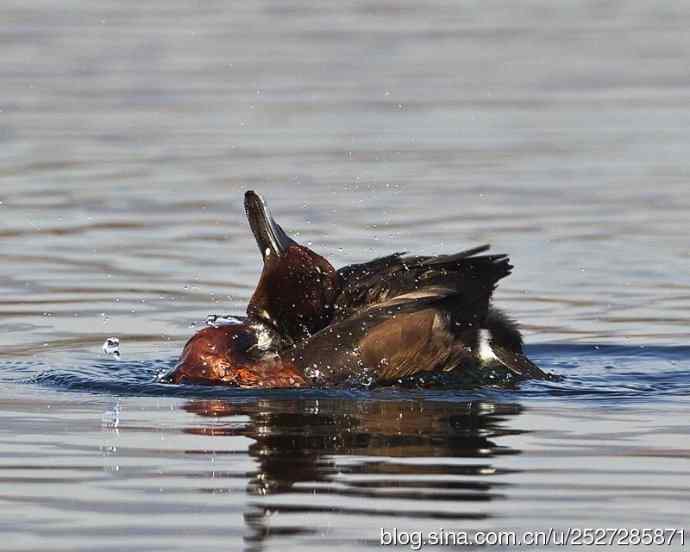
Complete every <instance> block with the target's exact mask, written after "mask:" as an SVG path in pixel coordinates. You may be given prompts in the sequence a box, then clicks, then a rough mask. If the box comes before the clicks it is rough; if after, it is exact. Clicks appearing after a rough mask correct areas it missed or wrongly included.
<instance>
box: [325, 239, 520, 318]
mask: <svg viewBox="0 0 690 552" xmlns="http://www.w3.org/2000/svg"><path fill="white" fill-rule="evenodd" d="M488 249H489V246H488V245H482V246H480V247H474V248H472V249H468V250H465V251H461V252H459V253H456V254H454V255H438V256H405V255H404V254H403V253H395V254H393V255H389V256H387V257H381V258H378V259H374V260H373V261H370V262H368V263H362V264H356V265H349V266H346V267H343V268H341V269H340V270H338V278H339V282H340V291H339V294H338V296H337V299H336V302H335V319H336V320H344V319H346V318H348V317H350V316H353V315H355V314H356V313H357V312H358V311H360V310H364V309H367V308H369V307H371V306H372V305H376V304H380V303H383V302H385V301H388V300H391V299H394V298H396V297H400V296H403V295H408V296H409V295H410V294H413V293H417V294H418V295H417V296H418V297H419V296H423V295H426V296H429V295H433V294H435V291H434V290H438V289H440V290H444V292H443V293H444V294H448V293H457V294H462V295H472V294H478V295H481V296H484V295H485V294H487V293H488V296H487V297H490V295H491V293H492V292H493V290H494V288H495V287H496V284H497V282H498V281H499V280H500V279H501V278H504V277H506V276H508V274H510V271H511V270H512V268H513V267H512V265H511V264H510V262H509V260H508V257H507V256H506V255H500V254H499V255H480V253H484V252H486V251H487V250H488Z"/></svg>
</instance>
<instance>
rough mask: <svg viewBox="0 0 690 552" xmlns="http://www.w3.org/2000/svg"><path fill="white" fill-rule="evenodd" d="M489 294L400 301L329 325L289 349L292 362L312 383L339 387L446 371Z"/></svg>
mask: <svg viewBox="0 0 690 552" xmlns="http://www.w3.org/2000/svg"><path fill="white" fill-rule="evenodd" d="M488 295H489V293H488V292H487V293H485V294H483V295H482V294H476V293H474V294H468V295H461V294H457V293H454V294H452V295H445V296H433V297H424V298H420V299H415V298H412V299H405V298H404V297H399V298H396V299H393V300H391V301H387V302H384V303H381V304H378V305H374V306H371V307H369V308H368V309H366V310H364V311H362V312H360V313H358V314H357V315H356V316H353V317H351V318H348V319H346V320H344V321H341V322H338V323H336V324H332V325H330V326H328V327H327V328H325V329H323V330H321V331H320V332H318V333H316V334H315V335H313V336H312V337H311V338H310V339H308V340H307V341H305V342H303V343H301V344H300V345H298V346H297V347H296V348H295V349H294V350H293V358H292V360H293V361H294V362H295V363H296V364H297V366H298V367H299V368H301V369H302V370H303V371H304V372H305V374H306V375H307V376H308V377H313V378H314V379H315V381H316V382H317V383H338V382H342V381H344V380H347V379H350V378H351V377H352V376H353V375H355V376H356V375H361V376H372V377H373V378H375V379H376V381H378V382H380V383H381V382H388V381H395V380H397V379H399V378H401V377H405V376H410V375H413V374H415V373H418V372H423V371H439V370H451V369H453V368H455V367H456V366H457V365H458V364H460V362H461V361H462V359H463V358H467V359H468V360H470V359H471V356H472V353H471V351H470V350H469V349H468V348H466V347H465V345H468V344H469V343H465V341H469V339H464V338H463V337H462V336H463V335H464V334H465V333H468V334H470V335H475V334H476V331H477V328H478V327H479V322H478V321H479V320H483V319H484V318H485V317H486V309H487V305H488Z"/></svg>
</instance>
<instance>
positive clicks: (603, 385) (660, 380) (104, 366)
mask: <svg viewBox="0 0 690 552" xmlns="http://www.w3.org/2000/svg"><path fill="white" fill-rule="evenodd" d="M527 352H528V354H529V356H530V358H532V359H534V361H535V362H537V363H538V365H539V366H540V367H542V368H543V369H545V370H547V371H549V372H551V373H554V374H558V375H560V376H563V379H562V380H561V381H556V382H544V381H530V382H522V383H519V384H517V385H515V384H513V385H510V386H509V388H508V389H505V388H504V387H506V385H502V384H501V383H500V382H498V383H496V384H494V385H491V384H490V383H487V385H485V386H483V387H480V388H477V389H467V385H466V384H465V385H463V386H462V387H460V386H459V385H456V386H455V387H454V386H453V381H452V380H448V381H445V382H444V383H443V384H439V385H437V386H434V388H432V389H422V388H415V385H414V384H413V383H411V384H409V385H406V386H400V385H398V386H382V387H377V388H371V389H363V388H362V389H357V388H345V389H311V390H285V389H276V390H247V389H234V388H226V387H207V386H194V385H168V384H161V383H157V382H156V381H155V380H156V376H157V375H158V374H160V373H163V372H165V371H167V370H169V369H170V368H172V367H173V366H174V365H175V364H176V362H177V357H170V358H163V359H152V360H145V361H139V362H137V361H118V360H110V359H105V360H104V359H103V358H101V357H89V356H86V355H80V356H79V357H76V358H75V359H74V360H73V361H72V364H71V365H70V366H58V367H53V366H50V365H48V364H45V363H43V362H40V361H18V362H7V363H3V364H2V365H0V370H1V372H0V373H2V374H3V376H2V379H1V380H0V381H2V382H12V383H15V384H33V385H39V386H42V387H46V388H48V389H62V390H66V391H79V392H85V393H90V394H97V395H106V396H128V395H131V396H153V397H156V396H158V397H183V398H184V397H189V398H195V397H201V398H203V397H212V398H218V399H227V400H239V401H255V400H258V399H261V398H262V397H263V398H274V399H281V398H285V399H300V398H304V399H318V398H324V399H325V398H331V399H337V398H349V399H361V400H365V399H377V400H386V399H405V398H409V399H413V398H424V399H429V400H432V399H437V400H446V401H468V400H480V399H487V400H493V401H502V400H512V401H516V400H518V401H519V400H528V401H532V400H539V399H558V398H569V399H572V400H574V401H582V400H586V401H595V402H596V403H600V404H602V405H611V406H614V405H616V404H621V405H623V404H635V403H638V404H639V403H643V404H649V403H656V402H658V401H674V402H675V401H679V400H680V401H682V402H684V399H685V398H688V397H690V347H668V346H665V347H664V346H661V347H659V346H657V347H646V346H616V345H583V344H575V345H567V344H560V345H533V346H531V347H528V348H527ZM621 401H623V402H621Z"/></svg>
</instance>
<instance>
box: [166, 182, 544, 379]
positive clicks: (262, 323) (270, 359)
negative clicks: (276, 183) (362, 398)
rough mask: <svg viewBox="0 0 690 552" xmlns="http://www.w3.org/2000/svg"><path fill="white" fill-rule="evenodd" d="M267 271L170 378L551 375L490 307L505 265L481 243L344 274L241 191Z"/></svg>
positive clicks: (203, 334) (198, 338) (397, 257)
mask: <svg viewBox="0 0 690 552" xmlns="http://www.w3.org/2000/svg"><path fill="white" fill-rule="evenodd" d="M245 209H246V212H247V217H248V219H249V223H250V227H251V229H252V231H253V233H254V237H255V239H256V242H257V245H258V246H259V249H260V251H261V253H262V257H263V260H264V267H263V271H262V274H261V277H260V279H259V283H258V285H257V288H256V290H255V292H254V294H253V296H252V298H251V300H250V303H249V305H248V307H247V317H246V318H244V319H243V320H241V321H238V323H232V324H228V325H221V326H218V327H210V328H205V329H203V330H201V331H200V332H198V333H197V334H196V335H194V336H193V337H192V338H191V339H190V340H189V341H188V342H187V344H186V345H185V348H184V350H183V353H182V356H181V358H180V362H179V363H178V365H177V366H176V367H175V369H174V370H173V371H172V372H171V373H170V374H168V375H167V376H165V381H170V382H173V383H183V382H186V383H200V384H224V385H235V386H240V387H302V386H308V385H334V384H339V383H342V382H345V381H349V380H353V379H354V380H357V381H361V380H362V379H369V380H372V381H375V382H377V383H380V384H385V383H392V382H396V381H398V380H399V379H400V378H404V377H407V376H413V375H416V374H419V373H422V372H449V371H455V370H473V369H477V368H482V367H484V366H486V365H490V364H498V365H502V366H504V367H506V368H508V369H509V370H510V371H512V372H514V373H515V374H517V375H518V376H521V377H531V378H539V379H544V378H548V377H549V376H548V375H547V374H545V373H544V372H542V371H541V370H540V369H539V368H538V367H537V366H535V365H534V364H533V363H532V362H531V361H530V360H529V359H528V358H527V357H526V356H525V355H524V352H523V344H522V337H521V335H520V332H519V330H518V329H517V327H516V325H515V323H514V322H512V321H511V320H509V319H508V318H507V317H506V316H505V315H504V314H503V313H502V312H501V311H499V310H497V309H495V308H493V307H492V306H491V304H490V302H491V295H492V293H493V291H494V289H495V287H496V285H497V283H498V281H499V280H500V279H501V278H504V277H505V276H507V275H508V274H510V271H511V269H512V266H511V265H510V264H509V262H508V258H507V256H505V255H486V254H483V253H485V252H486V251H487V250H488V246H481V247H476V248H473V249H470V250H466V251H463V252H460V253H457V254H454V255H439V256H406V255H404V254H401V253H395V254H393V255H389V256H387V257H383V258H380V259H375V260H373V261H370V262H368V263H362V264H357V265H350V266H346V267H344V268H341V269H340V270H335V269H334V268H333V266H332V265H331V264H330V263H329V262H328V261H327V260H326V259H324V258H323V257H321V256H320V255H318V254H316V253H315V252H313V251H312V250H311V249H309V248H307V247H305V246H303V245H301V244H298V243H297V242H295V241H294V240H292V239H291V238H290V237H289V236H288V235H287V234H286V233H285V232H284V231H283V229H282V228H281V227H280V225H278V224H277V223H276V222H275V220H274V219H273V218H272V216H271V214H270V211H269V209H268V207H267V206H266V203H265V202H264V201H263V199H262V198H261V197H260V196H259V195H258V194H256V193H254V192H251V191H250V192H247V193H246V195H245Z"/></svg>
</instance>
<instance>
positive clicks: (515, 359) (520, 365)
mask: <svg viewBox="0 0 690 552" xmlns="http://www.w3.org/2000/svg"><path fill="white" fill-rule="evenodd" d="M490 345H491V349H492V351H493V352H494V354H495V355H496V358H497V359H498V361H499V362H500V363H501V364H502V365H503V366H505V367H506V368H508V370H510V371H511V372H513V373H514V374H516V375H518V376H520V377H522V378H532V379H539V380H555V379H557V376H554V375H552V374H548V373H546V372H544V371H543V370H542V369H541V368H539V367H538V366H537V365H536V364H534V362H532V361H531V360H530V359H528V358H527V357H526V356H525V355H524V354H523V353H521V352H516V351H511V350H510V349H508V348H507V347H505V346H502V345H500V344H498V343H496V341H495V340H491V341H490Z"/></svg>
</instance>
